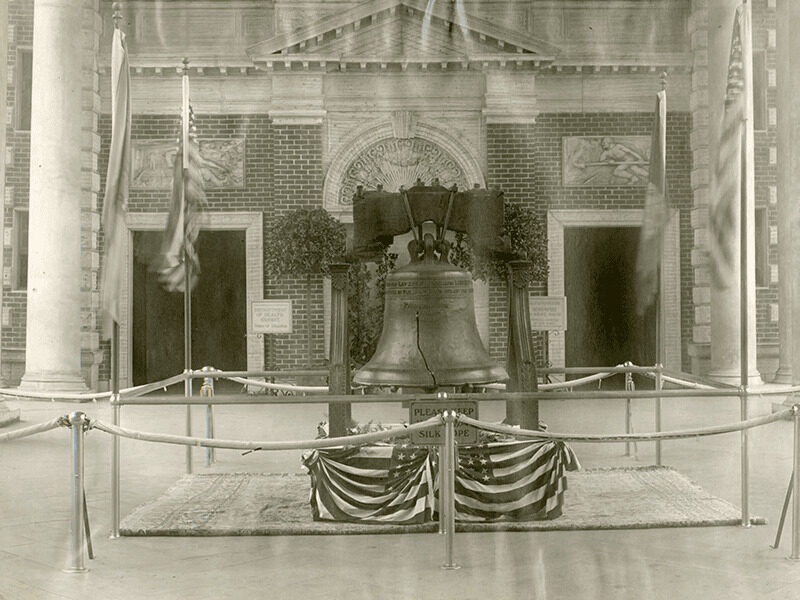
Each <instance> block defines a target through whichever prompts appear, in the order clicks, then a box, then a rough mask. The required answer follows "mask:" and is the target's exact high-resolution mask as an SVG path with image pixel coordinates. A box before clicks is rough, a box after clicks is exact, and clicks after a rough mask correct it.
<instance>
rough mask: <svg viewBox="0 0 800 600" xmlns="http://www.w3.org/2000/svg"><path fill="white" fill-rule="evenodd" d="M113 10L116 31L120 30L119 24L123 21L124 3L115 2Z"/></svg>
mask: <svg viewBox="0 0 800 600" xmlns="http://www.w3.org/2000/svg"><path fill="white" fill-rule="evenodd" d="M112 8H113V10H114V14H113V15H112V16H111V19H112V20H113V21H114V29H119V22H120V21H122V3H121V2H114V4H112Z"/></svg>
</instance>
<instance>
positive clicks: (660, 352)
mask: <svg viewBox="0 0 800 600" xmlns="http://www.w3.org/2000/svg"><path fill="white" fill-rule="evenodd" d="M660 80H661V91H662V92H663V98H662V100H661V103H659V115H657V118H658V119H659V126H660V128H662V129H663V130H664V135H662V134H661V131H659V133H658V141H659V144H664V145H666V113H667V72H666V71H662V72H661V75H660ZM662 107H663V108H662ZM662 110H663V112H664V119H663V122H661V121H662V120H661V116H660V113H661V112H662ZM666 156H667V153H666V148H664V147H662V148H661V155H660V160H663V161H665V162H666ZM652 159H653V157H650V160H652ZM665 171H666V169H665ZM665 175H666V173H665ZM663 185H664V190H663V191H664V194H665V195H666V191H667V190H666V188H667V182H666V176H665V177H664V183H663ZM668 216H669V215H666V216H665V219H666V218H668ZM663 260H664V227H663V226H662V227H659V229H658V262H657V263H656V285H657V286H658V295H657V297H656V378H655V388H656V390H661V388H662V386H663V381H662V377H661V375H662V371H663V369H664V311H663V310H662V303H663V293H664V286H663V285H661V272H662V269H661V263H662V262H663ZM655 428H656V431H657V432H658V431H661V398H656V401H655ZM656 465H659V466H660V465H661V441H660V440H659V441H657V442H656Z"/></svg>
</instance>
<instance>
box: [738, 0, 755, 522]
mask: <svg viewBox="0 0 800 600" xmlns="http://www.w3.org/2000/svg"><path fill="white" fill-rule="evenodd" d="M742 13H743V14H742V20H741V23H742V25H741V27H742V30H743V31H741V38H742V79H743V80H744V89H743V90H742V93H743V94H744V119H743V121H742V132H741V136H742V137H741V164H742V172H741V193H740V196H739V215H740V216H739V250H740V258H741V264H740V268H739V309H740V324H739V331H740V333H739V341H740V374H741V380H740V405H741V419H742V421H746V420H747V418H748V412H749V411H748V397H747V383H748V378H749V375H750V356H749V345H750V339H749V336H750V331H749V329H750V328H749V327H748V322H749V314H748V290H749V286H748V278H749V277H748V270H749V258H750V257H749V256H748V241H749V236H748V223H749V207H750V200H751V190H752V189H753V185H754V184H753V166H754V165H753V157H752V147H753V146H752V142H753V100H752V98H753V73H752V71H753V45H752V44H753V41H752V38H751V35H752V33H751V18H750V16H751V6H750V4H749V3H748V2H747V0H744V1H743V3H742ZM741 436H742V437H741V446H742V452H741V454H742V456H741V463H742V476H741V480H742V527H749V526H750V515H749V481H748V480H749V460H748V446H749V440H748V435H747V429H742V432H741Z"/></svg>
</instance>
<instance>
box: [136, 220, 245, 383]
mask: <svg viewBox="0 0 800 600" xmlns="http://www.w3.org/2000/svg"><path fill="white" fill-rule="evenodd" d="M161 237H162V232H160V231H135V232H134V234H133V247H134V260H133V322H132V324H131V332H132V343H133V384H134V385H139V384H141V383H147V382H150V381H158V380H160V379H164V378H166V377H170V376H172V375H176V374H178V373H181V372H182V371H183V369H184V356H183V352H184V350H183V349H184V333H183V294H182V293H180V292H167V291H165V290H164V288H163V287H162V286H161V284H160V283H159V282H158V276H157V274H156V273H154V272H152V271H151V270H150V268H149V267H150V265H151V264H152V263H153V261H154V259H155V258H156V255H157V253H158V250H159V249H160V247H161ZM197 250H198V254H199V256H200V267H201V269H202V272H201V274H200V279H199V281H198V283H197V285H196V286H195V288H194V290H192V368H194V369H199V368H201V367H203V366H206V365H211V366H214V367H216V368H217V369H230V370H239V369H241V370H244V369H246V368H247V344H246V339H245V333H246V328H247V319H246V312H245V311H246V309H247V302H246V277H245V232H244V231H207V230H204V231H201V232H200V235H199V237H198V240H197Z"/></svg>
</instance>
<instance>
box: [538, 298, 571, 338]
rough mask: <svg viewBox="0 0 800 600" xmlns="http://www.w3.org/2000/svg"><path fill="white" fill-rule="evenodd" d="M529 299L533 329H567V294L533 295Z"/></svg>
mask: <svg viewBox="0 0 800 600" xmlns="http://www.w3.org/2000/svg"><path fill="white" fill-rule="evenodd" d="M528 301H529V303H530V310H531V329H532V330H533V331H566V330H567V297H566V296H531V297H530V298H529V300H528Z"/></svg>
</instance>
